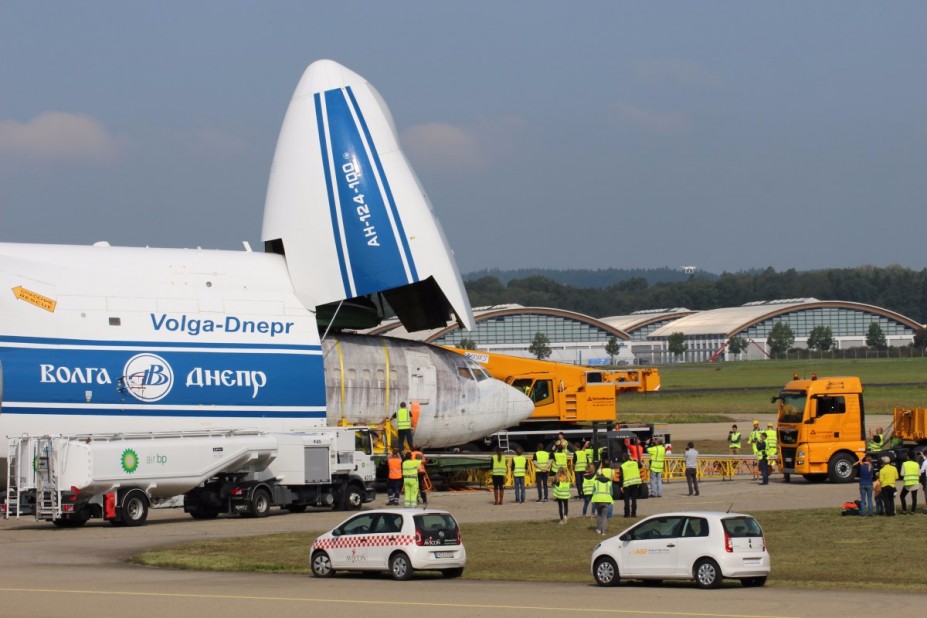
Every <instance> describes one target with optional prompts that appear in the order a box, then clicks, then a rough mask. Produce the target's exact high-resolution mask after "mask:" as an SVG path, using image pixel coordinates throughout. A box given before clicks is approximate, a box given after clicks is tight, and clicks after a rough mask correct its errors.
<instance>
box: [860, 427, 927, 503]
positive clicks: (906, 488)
mask: <svg viewBox="0 0 927 618" xmlns="http://www.w3.org/2000/svg"><path fill="white" fill-rule="evenodd" d="M880 433H881V432H880ZM879 461H880V463H881V464H882V465H881V467H880V468H879V470H878V473H876V472H875V471H874V466H873V461H872V456H871V455H868V454H867V455H866V456H865V457H863V460H862V462H860V463H858V464H854V465H858V466H859V514H860V515H862V516H864V517H871V516H873V515H886V516H888V517H894V516H895V492H896V491H897V487H896V484H897V483H898V481H899V480H901V484H902V487H901V493H900V494H899V497H900V498H901V514H902V515H907V514H911V515H914V514H915V513H916V512H917V492H918V489H919V488H920V487H923V488H924V492H925V499H924V501H925V503H927V456H925V455H924V452H923V451H921V452H918V453H917V454H916V455H915V453H914V452H913V451H908V453H907V455H906V456H905V459H904V461H903V462H902V463H901V470H900V471H899V469H898V468H897V467H895V465H894V464H893V463H892V460H891V458H889V457H888V456H886V455H883V456H882V457H880V458H879ZM908 496H911V510H910V511H909V510H908V502H907V498H908ZM925 507H927V504H925ZM924 512H925V513H927V508H925V509H924Z"/></svg>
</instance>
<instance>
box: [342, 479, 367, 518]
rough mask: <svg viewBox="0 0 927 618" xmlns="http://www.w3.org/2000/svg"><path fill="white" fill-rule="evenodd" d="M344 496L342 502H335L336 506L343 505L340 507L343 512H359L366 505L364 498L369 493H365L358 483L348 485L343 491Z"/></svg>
mask: <svg viewBox="0 0 927 618" xmlns="http://www.w3.org/2000/svg"><path fill="white" fill-rule="evenodd" d="M341 492H342V496H341V500H340V501H337V502H335V504H339V503H340V504H341V506H340V507H339V508H340V509H341V510H343V511H359V510H360V508H361V507H362V506H363V505H364V498H365V497H366V494H367V492H365V491H364V489H363V488H362V487H360V486H359V485H358V484H357V483H348V484H347V485H346V486H345V487H344V489H342V490H341Z"/></svg>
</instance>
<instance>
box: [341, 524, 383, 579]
mask: <svg viewBox="0 0 927 618" xmlns="http://www.w3.org/2000/svg"><path fill="white" fill-rule="evenodd" d="M375 517H376V516H375V515H374V514H370V513H363V514H361V515H357V516H355V517H352V518H351V519H349V520H348V521H346V522H344V523H343V524H341V525H340V526H338V527H337V528H335V529H334V530H332V536H334V537H335V539H334V542H333V543H332V549H331V552H330V558H331V561H332V566H333V567H334V568H336V569H367V568H374V567H375V566H376V565H375V561H376V558H375V557H374V559H373V561H371V553H372V552H371V542H370V541H371V530H373V526H374V519H375ZM384 562H385V561H384Z"/></svg>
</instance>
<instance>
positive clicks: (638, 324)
mask: <svg viewBox="0 0 927 618" xmlns="http://www.w3.org/2000/svg"><path fill="white" fill-rule="evenodd" d="M693 313H696V312H695V311H692V310H691V309H686V308H685V307H673V308H672V309H644V310H642V311H635V312H633V313H630V314H628V315H613V316H609V317H607V318H599V321H601V322H604V323H605V324H608V325H609V326H611V327H612V328H617V329H618V330H623V331H624V332H626V333H628V335H630V336H631V339H632V340H633V341H645V340H646V339H647V336H648V335H649V334H650V333H652V332H653V331H655V330H657V329H658V328H660V327H661V326H664V325H665V324H668V323H670V322H674V321H676V320H678V319H680V318H684V317H686V316H687V315H692V314H693Z"/></svg>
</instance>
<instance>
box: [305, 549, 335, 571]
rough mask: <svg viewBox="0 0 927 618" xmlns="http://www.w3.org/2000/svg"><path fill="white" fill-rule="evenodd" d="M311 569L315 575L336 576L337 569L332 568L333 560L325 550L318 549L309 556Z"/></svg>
mask: <svg viewBox="0 0 927 618" xmlns="http://www.w3.org/2000/svg"><path fill="white" fill-rule="evenodd" d="M309 569H310V570H311V571H312V576H313V577H334V576H335V569H333V568H332V560H331V558H329V557H328V554H326V553H325V552H324V551H317V552H315V553H313V554H312V557H311V558H309Z"/></svg>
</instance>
